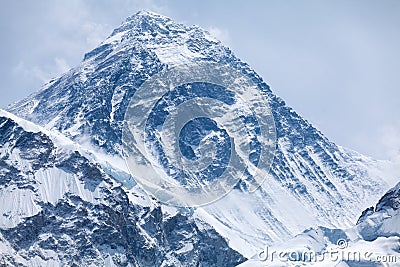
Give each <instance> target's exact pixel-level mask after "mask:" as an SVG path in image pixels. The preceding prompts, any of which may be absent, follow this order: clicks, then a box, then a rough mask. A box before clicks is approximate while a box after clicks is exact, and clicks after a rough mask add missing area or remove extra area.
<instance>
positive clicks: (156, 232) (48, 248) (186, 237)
mask: <svg viewBox="0 0 400 267" xmlns="http://www.w3.org/2000/svg"><path fill="white" fill-rule="evenodd" d="M9 115H10V114H7V113H5V112H1V113H0V136H1V140H0V166H1V169H0V170H1V172H0V173H1V184H0V199H1V205H0V209H1V216H0V237H1V238H0V248H1V249H0V266H93V265H96V266H188V265H190V266H198V265H203V266H204V265H205V266H233V265H236V264H238V263H240V262H243V261H244V260H245V258H244V257H243V256H242V255H240V254H239V253H238V252H236V251H234V250H232V249H231V248H230V247H229V246H228V243H227V241H226V240H225V239H224V238H223V237H221V236H220V235H219V234H218V233H217V232H216V231H215V230H214V229H213V228H212V227H211V226H210V225H208V224H206V223H204V222H201V221H199V220H195V219H194V218H192V217H191V216H190V212H189V211H183V212H177V211H176V210H171V209H170V210H167V211H165V210H164V211H163V210H162V207H161V206H160V205H157V203H156V201H152V200H151V199H148V198H145V196H144V195H143V193H140V192H137V193H134V192H133V191H131V192H130V193H129V194H128V193H127V192H126V191H125V190H124V189H123V188H122V186H121V184H119V183H117V182H115V180H114V179H112V178H111V177H110V176H109V175H107V174H106V173H105V172H104V171H103V170H102V168H101V167H100V166H99V165H98V164H96V163H93V162H91V161H90V160H88V159H87V158H86V157H85V156H83V155H82V154H81V153H85V152H82V151H78V150H79V148H78V147H76V148H77V150H71V149H70V148H71V147H70V146H71V144H68V142H67V140H65V139H62V142H60V139H57V137H54V136H50V137H49V136H48V135H46V134H45V133H43V132H41V131H40V130H41V129H40V128H39V127H37V126H35V125H32V124H30V123H27V122H24V121H23V120H20V119H18V118H15V117H14V116H11V117H10V116H9ZM15 120H17V121H20V122H22V124H25V127H23V126H21V125H20V124H18V123H17V122H16V121H15ZM144 198H145V199H144ZM139 203H140V204H139Z"/></svg>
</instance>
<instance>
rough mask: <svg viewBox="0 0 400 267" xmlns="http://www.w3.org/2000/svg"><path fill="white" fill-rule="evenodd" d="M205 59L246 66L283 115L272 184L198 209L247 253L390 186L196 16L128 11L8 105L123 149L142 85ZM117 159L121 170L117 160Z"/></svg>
mask: <svg viewBox="0 0 400 267" xmlns="http://www.w3.org/2000/svg"><path fill="white" fill-rule="evenodd" d="M196 61H211V62H216V63H219V64H224V65H228V66H230V67H231V68H233V69H235V70H237V71H239V72H241V73H243V74H244V75H246V76H247V77H248V78H249V79H250V80H251V81H253V82H254V84H256V86H257V89H258V90H260V92H262V93H263V94H264V96H265V98H266V99H267V100H268V101H269V105H270V108H271V112H272V115H273V117H274V121H275V125H276V134H277V149H276V154H275V159H274V162H273V164H272V166H271V169H270V171H269V173H268V177H267V179H268V180H267V182H266V183H265V185H266V186H265V187H264V188H260V190H258V191H256V192H255V193H253V194H249V193H248V192H246V186H245V184H243V183H239V184H238V185H237V186H236V188H235V189H234V190H233V191H232V193H231V194H229V195H228V196H227V197H226V198H223V199H221V201H219V202H216V203H214V204H213V205H210V206H207V207H205V208H202V209H198V210H193V212H192V213H193V216H194V217H195V218H196V219H198V220H200V221H206V222H208V223H209V224H210V225H212V226H213V227H214V229H216V231H217V232H218V233H219V234H220V235H222V236H224V237H225V238H227V240H229V242H230V243H229V245H230V246H231V247H232V248H234V249H236V250H237V251H239V252H240V253H242V255H245V256H248V255H250V256H252V255H253V254H254V253H255V252H256V251H257V248H258V246H263V245H264V244H265V243H273V242H276V241H282V240H287V239H288V238H289V237H290V236H292V235H294V234H296V233H298V232H301V231H303V230H304V229H305V228H308V227H311V226H317V225H323V226H332V227H347V226H349V225H351V224H352V223H354V218H357V217H358V216H359V215H360V214H361V212H362V211H363V210H364V209H365V208H366V207H369V206H371V205H372V204H373V203H375V202H376V201H377V200H378V198H379V197H380V196H381V195H382V194H383V193H384V192H386V191H387V189H388V188H389V185H388V184H387V182H386V180H385V177H384V175H382V174H381V173H379V172H378V171H377V169H378V168H377V165H378V164H379V162H377V161H375V160H372V159H370V158H368V157H364V156H362V155H359V154H357V153H353V152H351V153H349V152H348V151H347V150H345V149H342V148H341V147H339V146H337V145H336V144H334V143H332V142H330V141H329V140H328V139H327V138H326V137H325V136H324V135H323V134H322V133H321V132H319V131H318V130H317V129H316V128H315V127H313V126H312V125H311V124H310V123H309V122H308V121H306V120H305V119H304V118H302V117H301V116H300V115H299V114H297V113H296V112H295V111H294V110H293V109H292V108H290V107H288V106H287V105H286V104H285V102H284V101H283V100H282V99H280V98H279V97H277V96H276V95H274V94H273V92H272V91H271V90H270V88H269V86H268V85H267V84H266V83H265V82H264V81H263V79H262V78H261V77H260V76H259V75H257V73H256V72H255V71H254V70H253V69H251V67H250V66H249V65H248V64H246V63H244V62H243V61H241V60H240V59H239V58H237V57H236V56H235V55H234V54H233V53H232V52H231V51H230V49H229V48H228V47H225V46H223V45H222V44H221V43H220V42H218V41H216V40H215V39H214V38H211V37H210V35H209V34H208V33H207V32H206V31H204V30H202V29H201V28H199V27H197V26H185V25H182V24H179V23H175V22H174V21H172V20H171V19H169V18H166V17H164V16H160V15H157V14H153V13H149V12H139V13H138V14H136V15H134V16H132V17H131V18H129V19H128V20H127V21H126V22H124V23H123V24H122V25H121V26H119V27H118V28H117V29H116V30H115V31H114V32H113V33H112V34H111V36H110V37H109V38H108V39H106V40H105V41H104V42H103V43H101V44H100V45H99V46H98V47H97V48H95V49H94V50H92V51H90V52H88V53H87V54H86V55H85V60H84V61H83V62H82V63H81V64H80V65H79V66H77V67H76V68H74V69H72V70H71V71H70V72H68V73H66V74H65V75H63V76H61V77H60V78H57V79H55V80H54V81H52V82H51V83H49V84H48V85H46V86H45V87H44V88H43V89H42V90H41V91H38V92H37V93H34V94H33V95H31V96H29V97H27V98H26V99H24V100H21V101H20V102H18V103H15V104H14V105H12V106H10V107H9V109H8V111H10V112H12V113H14V114H17V115H18V116H21V117H23V118H25V119H28V120H30V121H33V122H34V123H36V124H39V125H41V126H42V127H44V128H46V129H47V130H49V131H58V132H61V133H62V134H63V135H65V136H67V137H68V138H70V139H71V140H73V141H74V142H77V143H80V144H82V143H87V142H89V143H90V145H91V146H94V147H96V148H97V149H98V150H100V151H102V153H105V154H107V155H108V156H113V157H119V158H120V154H121V150H122V142H121V140H122V125H123V121H124V116H125V112H126V110H127V107H128V105H129V102H130V100H131V99H132V97H133V96H134V95H135V92H136V91H137V90H138V88H139V87H140V86H141V85H142V84H143V83H144V82H145V81H147V80H148V79H149V77H152V76H153V75H155V74H157V73H160V71H162V70H165V69H166V68H168V67H170V66H175V65H179V64H184V63H186V62H196ZM266 64H267V63H266ZM288 78H290V77H288ZM120 159H121V158H120ZM110 162H111V161H110ZM110 165H113V162H111V163H110ZM109 169H112V170H110V172H111V173H113V172H114V170H115V166H110V168H109ZM125 190H127V191H129V188H125ZM294 214H296V215H294Z"/></svg>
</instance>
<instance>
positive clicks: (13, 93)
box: [0, 0, 400, 158]
mask: <svg viewBox="0 0 400 267" xmlns="http://www.w3.org/2000/svg"><path fill="white" fill-rule="evenodd" d="M141 9H147V10H152V11H155V12H159V13H162V14H164V15H167V16H170V17H171V18H173V19H174V20H176V21H179V22H183V23H186V24H198V25H200V26H202V27H204V28H206V29H208V30H209V31H210V32H212V33H213V34H214V35H216V36H217V37H218V38H220V39H221V40H222V41H223V42H224V43H225V44H226V45H228V46H229V47H230V48H231V49H232V50H233V51H234V53H235V54H236V55H237V56H238V57H239V58H241V59H242V60H244V61H246V62H247V63H249V64H250V65H251V66H252V67H253V68H254V69H255V70H256V71H257V72H258V73H259V74H260V75H261V76H262V77H263V78H264V80H265V81H266V82H267V83H268V84H270V85H271V87H272V90H273V91H274V92H275V93H276V94H277V95H279V96H281V97H282V98H283V99H284V100H285V101H286V102H287V103H288V104H289V105H290V106H292V107H293V108H294V109H295V110H296V111H297V112H299V113H300V114H301V115H303V116H304V117H305V118H306V119H307V120H309V121H310V122H312V123H313V124H314V125H315V126H317V128H319V129H320V130H321V131H322V132H323V133H324V134H325V135H326V136H327V137H328V138H330V139H331V140H332V141H334V142H336V143H337V144H340V145H342V146H345V147H348V148H351V149H354V150H357V151H359V152H362V153H364V154H366V155H370V156H373V157H376V158H391V157H394V156H395V155H398V154H399V149H400V90H399V82H400V72H399V70H400V50H399V47H400V16H399V14H400V1H396V0H393V1H389V0H383V1H364V0H360V1H351V0H343V1H340V0H335V1H333V0H332V1H310V0H304V1H279V0H277V1H215V0H214V1H213V0H207V1H183V0H181V1H178V0H177V1H156V0H154V1H151V0H148V1H128V0H117V1H105V0H102V1H95V0H89V1H74V0H72V1H54V0H39V1H29V0H21V1H2V5H1V10H0V15H1V16H0V30H1V35H2V40H1V49H0V58H1V61H0V73H1V75H2V76H1V78H2V84H1V92H2V97H1V98H0V107H3V108H4V107H5V106H6V105H7V104H9V103H11V102H14V101H16V100H18V99H21V98H23V97H24V96H26V95H28V94H30V93H32V92H33V91H35V90H37V89H38V88H39V87H40V85H41V84H42V83H44V82H45V81H46V80H48V79H50V78H51V77H53V76H57V75H59V74H60V73H62V72H64V71H65V70H67V69H68V68H69V67H72V66H76V65H77V64H79V62H80V61H81V59H82V57H83V54H84V53H85V52H87V51H88V50H90V49H92V48H94V47H95V46H96V45H97V44H98V43H100V42H101V40H103V39H104V38H105V37H106V36H107V35H109V34H110V33H111V31H112V29H113V28H115V27H117V26H118V25H119V24H120V23H121V22H122V21H123V20H124V19H125V18H126V17H127V16H130V15H132V14H134V13H136V12H137V11H138V10H141Z"/></svg>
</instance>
